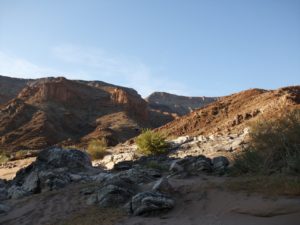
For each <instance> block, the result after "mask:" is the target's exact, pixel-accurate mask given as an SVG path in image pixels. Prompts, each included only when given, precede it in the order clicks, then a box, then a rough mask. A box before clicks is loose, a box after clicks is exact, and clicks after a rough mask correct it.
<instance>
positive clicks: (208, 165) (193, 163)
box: [169, 155, 212, 176]
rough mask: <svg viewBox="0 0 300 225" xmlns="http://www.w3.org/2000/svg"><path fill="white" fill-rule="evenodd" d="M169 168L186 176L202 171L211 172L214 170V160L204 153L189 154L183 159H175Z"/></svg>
mask: <svg viewBox="0 0 300 225" xmlns="http://www.w3.org/2000/svg"><path fill="white" fill-rule="evenodd" d="M169 170H170V171H171V172H173V173H175V174H181V175H184V176H188V175H198V174H199V173H201V172H204V173H210V172H212V162H211V160H210V159H209V158H206V157H205V156H203V155H200V156H187V157H185V158H183V159H179V160H175V161H173V163H172V164H171V166H170V169H169Z"/></svg>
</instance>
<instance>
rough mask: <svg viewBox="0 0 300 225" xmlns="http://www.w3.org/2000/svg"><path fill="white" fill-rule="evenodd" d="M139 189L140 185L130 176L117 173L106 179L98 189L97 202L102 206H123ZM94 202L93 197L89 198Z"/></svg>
mask: <svg viewBox="0 0 300 225" xmlns="http://www.w3.org/2000/svg"><path fill="white" fill-rule="evenodd" d="M137 191H138V186H137V185H136V183H135V182H134V181H132V180H131V179H130V178H128V177H122V176H120V174H115V175H113V176H111V177H109V178H108V179H107V180H105V181H104V183H103V186H102V187H101V188H100V189H99V190H98V191H97V203H98V204H99V205H100V206H101V207H121V206H122V205H124V204H125V203H126V202H127V201H128V200H129V199H130V198H131V197H132V196H133V195H135V194H136V193H137ZM88 201H89V202H92V200H91V199H89V200H88Z"/></svg>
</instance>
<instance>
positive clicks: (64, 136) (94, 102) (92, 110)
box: [0, 76, 209, 150]
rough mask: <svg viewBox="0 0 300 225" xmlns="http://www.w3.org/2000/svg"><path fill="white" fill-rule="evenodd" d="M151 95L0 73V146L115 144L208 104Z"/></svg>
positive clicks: (102, 84)
mask: <svg viewBox="0 0 300 225" xmlns="http://www.w3.org/2000/svg"><path fill="white" fill-rule="evenodd" d="M151 96H152V97H151ZM151 96H149V98H148V99H147V101H148V102H147V101H145V100H144V99H142V98H141V96H140V95H139V94H138V93H137V92H136V91H135V90H133V89H131V88H126V87H121V86H117V85H113V84H108V83H105V82H102V81H82V80H68V79H65V78H63V77H57V78H54V77H48V78H41V79H35V80H34V79H17V78H10V77H4V76H0V149H7V150H19V149H41V148H44V147H48V146H51V145H54V144H61V145H69V146H70V145H78V144H79V145H86V143H88V141H89V140H90V139H93V138H99V137H105V138H106V139H107V140H108V142H109V144H110V145H115V144H117V143H120V142H124V141H126V140H127V139H129V138H132V137H134V136H136V135H137V134H139V132H140V131H141V129H142V128H147V127H150V128H155V127H159V126H162V125H164V124H166V123H167V122H170V121H172V120H173V119H174V118H176V117H178V115H182V114H184V113H185V112H187V111H188V109H192V108H194V107H196V106H197V104H198V105H201V104H202V105H203V104H205V103H207V102H209V100H208V99H209V98H207V99H204V100H202V98H199V101H198V100H197V98H190V100H189V98H188V97H181V96H175V95H171V94H167V93H164V94H163V95H162V96H161V97H160V96H158V95H156V94H153V95H151ZM155 96H156V97H155ZM166 96H169V97H168V98H166ZM168 99H171V100H172V101H169V102H168ZM176 99H177V100H176ZM154 100H155V101H154ZM197 101H198V102H199V103H197ZM157 102H159V104H157Z"/></svg>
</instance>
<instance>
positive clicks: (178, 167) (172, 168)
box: [169, 160, 184, 173]
mask: <svg viewBox="0 0 300 225" xmlns="http://www.w3.org/2000/svg"><path fill="white" fill-rule="evenodd" d="M169 170H170V171H171V172H175V173H176V172H183V171H184V168H183V167H182V166H181V165H179V163H178V160H176V161H174V162H172V164H171V166H170V169H169Z"/></svg>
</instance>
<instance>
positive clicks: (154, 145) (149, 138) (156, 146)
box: [135, 129, 169, 155]
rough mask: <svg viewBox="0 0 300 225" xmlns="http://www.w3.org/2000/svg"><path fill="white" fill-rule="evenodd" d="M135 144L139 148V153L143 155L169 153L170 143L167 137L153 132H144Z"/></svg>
mask: <svg viewBox="0 0 300 225" xmlns="http://www.w3.org/2000/svg"><path fill="white" fill-rule="evenodd" d="M135 143H136V144H137V146H138V152H139V153H141V154H142V155H160V154H165V153H167V151H168V147H169V145H168V143H167V142H166V137H165V136H164V135H163V134H161V133H159V132H154V131H152V130H149V129H147V130H144V131H143V132H142V134H140V135H139V136H138V137H137V138H136V139H135Z"/></svg>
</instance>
